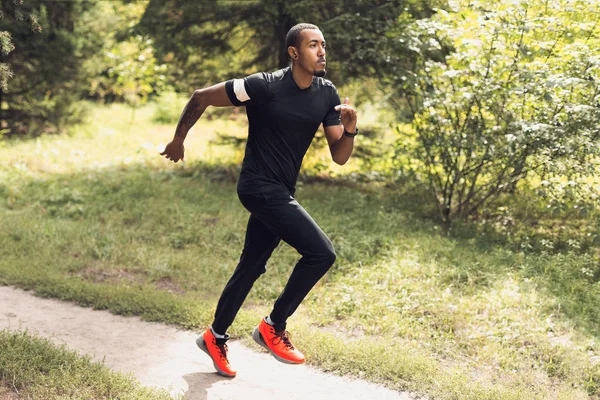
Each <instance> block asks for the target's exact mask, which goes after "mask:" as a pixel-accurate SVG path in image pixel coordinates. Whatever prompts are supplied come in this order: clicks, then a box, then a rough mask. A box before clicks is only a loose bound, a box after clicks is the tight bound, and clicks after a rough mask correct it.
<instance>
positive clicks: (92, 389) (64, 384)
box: [0, 331, 172, 400]
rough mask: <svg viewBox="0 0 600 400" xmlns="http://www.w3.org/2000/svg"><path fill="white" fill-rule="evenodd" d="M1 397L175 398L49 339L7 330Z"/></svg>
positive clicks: (1, 354) (1, 348)
mask: <svg viewBox="0 0 600 400" xmlns="http://www.w3.org/2000/svg"><path fill="white" fill-rule="evenodd" d="M13 396H14V397H13ZM0 398H3V399H13V398H18V399H45V400H54V399H115V398H119V399H140V400H142V399H143V400H159V399H162V400H167V399H172V397H171V396H170V395H169V394H168V392H166V391H164V390H158V389H148V388H143V387H141V386H140V384H139V383H138V382H137V381H135V379H133V378H132V377H130V376H124V375H123V374H120V373H116V372H112V371H110V370H109V369H108V367H106V366H104V365H102V364H100V363H97V362H93V361H91V360H90V358H89V357H84V356H81V355H79V354H77V353H75V352H72V351H70V350H68V349H66V348H64V347H56V346H54V345H53V344H52V343H51V342H50V341H49V340H46V339H40V338H36V337H34V336H31V335H29V334H28V333H9V332H7V331H0Z"/></svg>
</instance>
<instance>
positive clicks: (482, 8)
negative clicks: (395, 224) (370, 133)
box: [399, 0, 600, 221]
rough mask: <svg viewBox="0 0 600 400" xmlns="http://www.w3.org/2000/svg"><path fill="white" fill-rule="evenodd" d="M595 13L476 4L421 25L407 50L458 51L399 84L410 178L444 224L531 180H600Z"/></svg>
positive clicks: (553, 6) (559, 6) (589, 8)
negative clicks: (409, 118)
mask: <svg viewBox="0 0 600 400" xmlns="http://www.w3.org/2000/svg"><path fill="white" fill-rule="evenodd" d="M599 12H600V8H599V6H598V4H597V3H596V2H594V1H591V0H553V1H547V0H543V1H542V0H538V1H518V0H515V1H511V2H502V3H500V2H495V1H487V0H483V1H470V2H468V5H464V6H463V7H462V8H461V9H460V11H459V12H458V13H456V14H448V13H445V12H440V13H439V15H438V16H437V17H436V18H434V19H432V20H430V21H421V22H419V23H417V27H416V28H415V31H414V34H413V38H414V40H413V48H414V49H415V51H417V50H418V48H419V47H420V46H421V47H423V46H424V47H427V48H428V51H430V50H431V49H432V48H433V49H435V48H436V47H437V48H440V49H441V47H442V46H441V45H440V43H443V42H447V41H449V42H451V43H452V44H453V46H454V47H455V51H454V52H453V53H452V54H451V55H449V56H447V57H446V59H445V61H444V62H434V61H431V60H429V61H428V60H426V59H423V61H422V68H421V69H420V70H419V72H418V73H416V74H414V75H413V76H412V79H407V82H406V84H405V85H404V88H405V89H406V90H409V91H410V90H412V91H414V93H413V96H412V97H411V98H410V99H409V100H410V101H409V105H410V106H411V109H412V113H413V116H414V124H413V125H414V128H415V131H416V133H415V135H416V136H413V138H412V139H410V140H413V141H414V143H416V145H415V146H413V147H412V149H413V150H414V154H415V158H416V159H418V160H419V165H418V167H417V168H416V172H417V176H420V177H421V179H423V180H425V181H426V182H427V183H428V185H429V187H430V189H431V192H432V194H433V195H434V197H435V199H436V202H437V204H438V208H439V212H440V215H441V216H442V217H443V218H444V220H446V221H449V220H451V219H452V218H454V217H465V216H469V215H473V214H476V213H477V212H479V211H481V210H485V209H486V208H489V207H490V205H491V204H492V203H493V202H494V201H495V200H497V199H498V197H499V196H500V195H501V194H502V193H513V192H514V191H515V190H517V189H518V185H519V183H521V182H523V180H524V178H526V177H528V176H532V174H536V175H537V176H540V177H541V178H542V179H546V178H548V177H551V176H564V177H566V178H567V180H568V181H569V182H575V180H574V178H575V177H582V176H583V177H585V176H589V175H592V174H594V173H597V167H596V164H595V163H594V162H593V160H594V159H596V158H597V157H598V156H600V147H599V146H598V144H599V143H598V139H600V129H599V127H598V124H597V121H598V118H599V117H600V85H599V82H600V57H598V56H597V55H596V54H595V53H593V52H590V50H589V49H591V48H597V47H598V45H600V37H599V36H598V35H599V33H600V26H599V24H598V22H599V20H598V19H597V14H598V13H599ZM409 135H410V134H409ZM404 143H406V142H404ZM401 144H402V143H401ZM399 148H402V146H399Z"/></svg>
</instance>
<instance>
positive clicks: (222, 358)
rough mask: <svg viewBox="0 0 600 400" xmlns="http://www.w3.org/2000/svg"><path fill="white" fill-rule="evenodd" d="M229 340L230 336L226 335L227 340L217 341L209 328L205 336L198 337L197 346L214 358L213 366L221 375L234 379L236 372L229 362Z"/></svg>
mask: <svg viewBox="0 0 600 400" xmlns="http://www.w3.org/2000/svg"><path fill="white" fill-rule="evenodd" d="M228 339H229V335H225V339H217V338H216V337H215V335H213V333H212V331H211V330H210V328H208V329H207V330H206V332H204V334H202V335H200V336H198V339H196V344H197V345H198V347H200V349H201V350H202V351H204V352H205V353H206V354H208V356H209V357H210V358H212V360H213V365H214V366H215V369H216V370H217V372H218V373H219V374H221V375H223V376H226V377H228V378H233V377H234V376H235V375H236V371H235V370H233V369H232V368H231V365H229V360H227V345H226V344H225V342H226V341H227V340H228Z"/></svg>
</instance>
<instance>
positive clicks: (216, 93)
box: [160, 82, 233, 162]
mask: <svg viewBox="0 0 600 400" xmlns="http://www.w3.org/2000/svg"><path fill="white" fill-rule="evenodd" d="M232 105H233V104H232V103H231V100H229V96H227V92H226V91H225V82H221V83H218V84H216V85H213V86H210V87H207V88H204V89H198V90H195V91H194V93H193V94H192V97H191V98H190V100H189V101H188V102H187V104H186V105H185V107H184V109H183V112H182V113H181V116H180V117H179V122H178V123H177V128H175V137H174V138H173V140H172V141H171V142H170V143H169V144H167V146H166V147H165V150H164V151H163V152H162V153H160V155H162V156H165V157H166V158H167V159H169V160H172V161H175V162H177V161H179V160H183V156H184V151H185V149H184V147H183V142H184V140H185V137H186V136H187V134H188V132H189V130H190V129H191V128H192V126H194V124H195V123H196V121H198V119H199V118H200V117H201V116H202V114H203V113H204V111H205V110H206V109H207V108H208V106H215V107H226V106H232Z"/></svg>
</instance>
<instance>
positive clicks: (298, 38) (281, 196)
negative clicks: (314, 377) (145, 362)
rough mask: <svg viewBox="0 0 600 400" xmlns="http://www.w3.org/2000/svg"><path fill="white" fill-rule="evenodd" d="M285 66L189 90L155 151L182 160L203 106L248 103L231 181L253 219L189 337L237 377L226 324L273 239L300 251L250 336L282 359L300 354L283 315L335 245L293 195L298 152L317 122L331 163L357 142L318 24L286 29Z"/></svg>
mask: <svg viewBox="0 0 600 400" xmlns="http://www.w3.org/2000/svg"><path fill="white" fill-rule="evenodd" d="M286 47H287V49H288V54H289V56H290V57H291V59H292V63H291V67H288V68H284V69H281V70H279V71H275V72H272V73H257V74H254V75H250V76H248V77H246V78H244V79H233V80H230V81H227V82H222V83H219V84H217V85H214V86H211V87H208V88H205V89H201V90H196V91H195V92H194V94H193V95H192V97H191V99H190V100H189V102H188V104H187V105H186V106H185V108H184V110H183V113H182V115H181V118H180V120H179V123H178V125H177V128H176V132H175V137H174V138H173V140H172V141H171V142H170V143H169V144H168V145H167V146H166V148H165V151H164V152H162V153H161V155H164V156H165V157H166V158H168V159H170V160H172V161H175V162H177V161H179V160H180V159H181V160H183V157H184V147H183V141H184V139H185V136H186V134H187V132H188V131H189V129H190V128H191V127H192V126H193V125H194V124H195V123H196V121H197V120H198V118H200V116H201V115H202V113H203V112H204V110H205V109H206V108H207V107H208V106H216V107H223V106H231V105H235V106H241V105H244V106H246V113H247V116H248V123H249V128H248V142H247V144H246V152H245V157H244V162H243V165H242V171H241V173H240V178H239V181H238V185H237V192H238V196H239V198H240V201H241V202H242V204H243V205H244V207H245V208H246V209H248V211H250V219H249V220H248V227H247V231H246V239H245V243H244V249H243V251H242V255H241V257H240V261H239V264H238V266H237V267H236V269H235V272H234V273H233V276H232V277H231V279H230V280H229V282H228V283H227V285H226V286H225V289H224V290H223V293H222V295H221V298H220V299H219V302H218V304H217V309H216V312H215V319H214V321H213V323H212V325H211V326H210V327H209V328H208V329H207V330H206V332H204V334H202V335H201V336H200V337H199V338H198V339H197V340H196V343H197V344H198V346H199V347H200V348H201V349H202V350H203V351H204V352H206V353H207V354H208V355H209V356H210V357H211V358H212V360H213V363H214V366H215V368H216V370H217V371H218V372H219V373H220V374H221V375H224V376H228V377H234V376H235V375H236V372H235V370H234V369H233V368H232V367H231V365H230V364H229V361H228V359H227V346H226V344H225V342H226V341H227V339H229V336H228V335H227V334H226V331H227V329H228V328H229V326H230V325H231V324H232V322H233V319H234V318H235V316H236V314H237V312H238V310H239V309H240V307H241V306H242V303H243V302H244V300H245V299H246V296H247V295H248V292H249V291H250V289H251V288H252V285H253V284H254V282H255V281H256V279H257V278H258V277H259V276H260V275H261V274H262V273H264V272H265V270H266V269H265V266H266V263H267V260H268V259H269V257H270V256H271V253H272V252H273V250H274V249H275V248H276V247H277V245H278V244H279V242H280V240H283V241H284V242H286V243H288V244H289V245H291V246H292V247H294V248H295V249H296V250H297V251H298V252H299V253H300V255H301V256H302V257H301V259H300V260H299V261H298V263H297V264H296V266H295V268H294V271H293V272H292V274H291V276H290V278H289V280H288V282H287V284H286V286H285V288H284V289H283V292H282V293H281V295H280V296H279V298H278V299H277V301H276V302H275V305H274V307H273V310H272V311H271V313H270V314H269V315H268V316H267V317H265V318H264V319H263V320H262V321H261V322H260V324H259V325H258V326H257V327H256V329H255V330H254V332H253V333H252V337H253V338H254V340H255V341H256V342H257V343H258V344H260V345H261V346H263V347H265V348H266V349H267V350H269V352H270V353H271V354H272V355H273V356H274V357H275V358H276V359H277V360H279V361H281V362H285V363H290V364H300V363H303V362H304V356H303V355H302V353H301V352H300V351H298V350H297V349H296V348H295V346H294V345H293V344H292V342H291V341H290V336H289V332H288V331H286V329H285V328H286V321H287V319H288V317H290V316H291V315H292V314H293V313H294V311H295V310H296V308H297V307H298V306H299V305H300V303H301V302H302V300H303V299H304V297H305V296H306V295H307V294H308V292H309V291H310V290H311V289H312V288H313V286H314V285H315V284H316V283H317V282H318V281H319V279H321V277H322V276H323V275H324V274H325V273H326V272H327V271H328V270H329V268H330V267H331V266H332V265H333V263H334V261H335V257H336V255H335V251H334V249H333V245H332V244H331V241H330V240H329V238H328V237H327V236H326V235H325V233H323V231H322V230H321V228H319V226H318V225H317V224H316V223H315V221H314V220H313V219H312V218H311V217H310V215H308V213H307V212H306V211H305V210H304V208H302V206H300V204H298V202H297V201H296V199H295V198H294V192H295V184H296V180H297V178H298V173H299V171H300V165H301V163H302V159H303V157H304V155H305V153H306V151H307V149H308V147H309V146H310V143H311V141H312V139H313V137H314V135H315V133H316V131H317V129H318V127H319V125H321V124H323V127H324V129H325V136H326V137H327V142H328V144H329V148H330V150H331V156H332V158H333V160H334V162H336V163H338V164H340V165H341V164H344V163H346V161H347V160H348V159H349V158H350V155H351V154H352V149H353V147H354V136H355V135H356V134H357V133H358V129H357V128H356V121H357V117H356V111H355V110H354V109H353V108H352V106H350V105H349V101H348V98H346V99H345V101H344V104H340V98H339V96H338V93H337V90H336V88H335V87H334V86H333V85H332V84H331V82H329V81H328V80H325V79H323V76H325V73H326V70H325V67H326V61H325V40H324V38H323V34H322V33H321V31H320V30H319V28H318V27H317V26H315V25H312V24H298V25H296V26H294V27H293V28H292V29H290V31H289V32H288V34H287V36H286Z"/></svg>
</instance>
